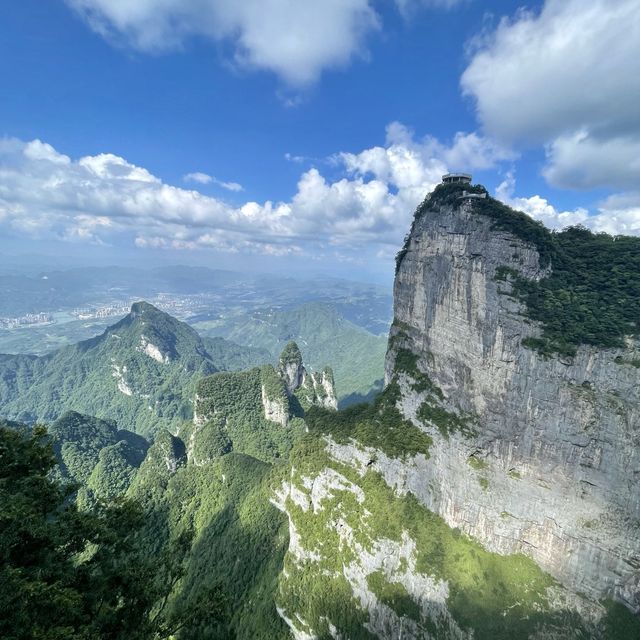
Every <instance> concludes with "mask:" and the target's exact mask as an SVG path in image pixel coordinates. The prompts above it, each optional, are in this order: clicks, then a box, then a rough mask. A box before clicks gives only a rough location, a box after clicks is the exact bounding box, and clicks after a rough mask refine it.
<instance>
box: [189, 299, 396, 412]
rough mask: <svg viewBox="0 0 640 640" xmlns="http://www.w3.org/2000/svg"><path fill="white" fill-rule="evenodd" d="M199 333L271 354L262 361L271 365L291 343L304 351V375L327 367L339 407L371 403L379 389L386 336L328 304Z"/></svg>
mask: <svg viewBox="0 0 640 640" xmlns="http://www.w3.org/2000/svg"><path fill="white" fill-rule="evenodd" d="M202 332H203V333H204V334H207V335H222V336H224V337H225V338H228V339H229V340H232V341H233V342H237V343H239V344H243V345H250V346H252V347H254V348H260V349H263V350H266V351H268V352H269V353H270V354H272V355H271V357H270V358H269V359H268V360H265V361H264V362H268V361H271V362H274V363H276V362H277V361H278V358H279V354H280V353H281V352H282V350H283V349H284V348H285V347H286V345H287V343H289V342H291V341H292V340H295V341H296V342H297V343H298V344H299V345H301V346H303V350H304V359H305V364H306V366H307V368H308V369H309V370H311V371H321V370H322V369H323V368H324V367H325V366H327V365H331V367H332V369H333V373H334V375H335V383H336V394H337V396H338V400H339V401H340V406H341V407H346V406H348V405H349V404H356V403H358V402H361V401H362V400H370V399H372V397H373V396H374V395H375V393H376V392H377V391H379V390H380V389H381V387H382V385H381V380H382V378H383V376H384V357H385V353H386V349H387V339H386V336H381V335H374V334H372V333H370V332H369V331H367V330H366V329H363V328H362V327H360V326H357V325H356V324H353V323H352V322H350V321H349V320H347V319H346V318H345V317H344V316H343V315H342V314H341V313H340V310H339V309H338V308H337V307H336V306H335V305H333V304H329V303H326V302H309V303H306V304H303V305H300V306H297V307H294V308H289V309H286V310H283V311H268V312H267V311H257V312H255V313H253V314H251V315H247V316H243V317H241V318H234V319H233V322H229V324H228V325H225V326H219V327H214V328H209V329H202Z"/></svg>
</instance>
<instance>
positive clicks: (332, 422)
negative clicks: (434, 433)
mask: <svg viewBox="0 0 640 640" xmlns="http://www.w3.org/2000/svg"><path fill="white" fill-rule="evenodd" d="M398 393H399V389H398V387H397V384H390V385H389V386H388V387H387V388H386V389H385V390H384V391H383V392H382V393H381V394H380V395H379V396H378V397H377V398H376V401H375V403H374V404H373V405H370V404H361V405H355V406H353V407H349V408H348V409H345V410H343V411H339V412H335V411H328V410H326V409H320V408H318V407H312V408H311V409H310V410H309V411H308V412H307V414H306V416H305V420H306V423H307V425H308V428H309V430H310V432H312V433H316V434H322V433H328V434H330V435H331V436H332V437H333V438H334V439H335V440H336V441H337V442H341V443H344V444H346V443H348V442H349V441H350V440H351V439H355V440H356V441H357V443H358V444H359V445H361V446H366V447H374V448H376V449H380V450H381V451H383V452H384V453H386V454H387V455H388V456H390V457H395V458H398V457H404V456H408V455H416V454H418V453H422V454H423V455H425V456H427V457H429V447H430V446H431V442H432V440H431V438H430V437H429V436H428V435H427V434H426V433H424V432H423V431H421V430H420V429H418V427H416V426H415V425H414V424H412V423H411V422H409V421H408V420H404V419H403V418H402V416H401V415H400V412H399V411H398V409H396V406H395V404H396V401H397V398H398Z"/></svg>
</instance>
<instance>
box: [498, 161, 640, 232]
mask: <svg viewBox="0 0 640 640" xmlns="http://www.w3.org/2000/svg"><path fill="white" fill-rule="evenodd" d="M515 184H516V183H515V179H514V176H513V174H512V173H508V174H507V176H506V178H505V180H504V181H503V182H502V183H501V184H500V185H499V186H498V188H497V189H496V198H498V199H499V200H502V201H503V202H505V203H506V204H508V205H509V206H511V207H513V208H514V209H517V210H519V211H524V212H525V213H527V214H528V215H530V216H531V217H532V218H534V219H536V220H539V221H540V222H542V223H543V224H544V225H545V226H547V227H549V228H551V229H562V228H564V227H568V226H572V225H577V224H579V225H582V226H584V227H587V228H589V229H591V230H592V231H596V232H600V231H604V232H605V233H610V234H613V235H635V236H640V192H638V191H635V192H624V193H618V194H615V195H612V196H610V197H609V198H607V199H606V200H605V201H604V202H602V203H600V205H599V206H598V209H597V212H596V213H591V212H589V211H588V210H587V209H585V208H584V207H578V208H577V209H573V210H570V211H560V210H558V209H557V208H556V207H554V206H553V205H552V204H551V203H550V202H549V201H548V200H547V199H546V198H543V197H542V196H539V195H534V196H530V197H528V198H523V197H515V196H514V195H513V194H514V191H515Z"/></svg>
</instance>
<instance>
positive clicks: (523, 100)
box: [461, 0, 640, 188]
mask: <svg viewBox="0 0 640 640" xmlns="http://www.w3.org/2000/svg"><path fill="white" fill-rule="evenodd" d="M479 42H480V45H479V47H478V48H477V50H476V51H475V53H474V55H473V58H472V60H471V62H470V64H469V66H468V67H467V69H466V70H465V72H464V74H463V75H462V79H461V84H462V88H463V91H464V92H465V93H466V94H467V95H471V96H473V97H474V98H475V101H476V106H477V113H478V117H479V119H480V121H481V122H482V124H483V126H484V128H485V130H486V131H487V132H488V134H489V135H491V136H493V137H495V138H497V139H499V140H504V141H506V142H514V141H524V142H528V143H534V144H540V143H542V144H545V145H548V165H547V167H546V170H545V175H546V176H547V178H548V179H549V181H551V182H552V183H554V184H557V185H559V186H565V187H578V188H583V187H594V186H611V185H623V186H630V185H633V184H637V183H638V179H639V178H640V168H639V167H638V162H637V157H638V154H637V152H638V150H639V149H640V119H639V118H638V104H639V103H640V74H639V73H637V71H636V70H637V65H638V59H639V58H640V3H638V2H637V0H590V1H589V2H585V1H584V0H546V2H545V3H544V6H543V8H542V10H541V11H540V12H539V13H533V12H529V11H520V12H518V13H517V14H516V16H515V17H514V18H513V19H503V20H502V21H501V22H500V24H499V26H498V27H497V29H496V30H495V31H494V32H493V33H490V34H488V35H486V36H485V37H484V38H481V39H480V41H479ZM630 158H631V159H634V158H635V160H636V162H635V163H628V160H629V159H630Z"/></svg>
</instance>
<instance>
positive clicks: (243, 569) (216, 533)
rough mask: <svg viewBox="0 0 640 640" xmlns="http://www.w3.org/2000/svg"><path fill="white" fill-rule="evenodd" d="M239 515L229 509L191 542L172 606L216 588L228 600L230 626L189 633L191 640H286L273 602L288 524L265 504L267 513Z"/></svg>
mask: <svg viewBox="0 0 640 640" xmlns="http://www.w3.org/2000/svg"><path fill="white" fill-rule="evenodd" d="M257 515H258V516H259V517H256V518H251V514H246V513H245V514H240V512H239V511H238V509H236V507H235V505H232V504H230V505H227V506H226V507H224V508H223V509H222V511H220V512H218V513H217V514H216V515H215V517H214V518H213V519H212V521H211V522H210V523H209V524H208V525H207V526H205V527H204V529H203V530H202V532H201V533H200V535H199V536H198V537H197V539H196V540H195V542H194V544H193V547H192V550H191V554H190V558H189V560H188V563H187V567H186V574H185V577H184V579H183V581H182V589H181V591H180V593H179V594H178V595H177V596H176V600H175V603H176V605H178V606H179V605H180V604H181V603H184V602H188V600H189V599H190V597H191V596H192V595H195V594H196V593H197V592H198V591H199V590H201V589H203V588H207V587H211V586H214V585H219V586H220V587H221V588H222V590H223V591H224V593H225V596H226V597H227V600H228V605H229V606H228V620H227V621H226V623H224V624H221V625H219V626H217V627H215V628H211V627H200V628H193V627H192V628H190V629H189V636H188V637H189V639H190V640H192V639H193V640H214V639H215V640H218V639H220V640H222V639H224V640H227V639H228V638H238V640H244V639H247V640H248V639H249V638H252V639H253V638H255V639H256V640H279V639H282V640H285V639H288V638H289V631H288V627H287V625H286V623H285V622H284V621H283V620H282V619H281V618H280V616H279V615H278V612H277V611H276V606H275V601H274V596H275V594H276V593H277V589H278V576H279V574H280V572H281V571H282V566H283V560H284V555H285V552H286V549H287V546H288V542H289V537H288V522H287V519H286V517H285V516H284V514H282V513H280V512H279V511H278V510H277V509H276V508H275V507H273V506H272V505H270V504H269V508H268V509H267V511H266V513H260V514H257Z"/></svg>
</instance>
